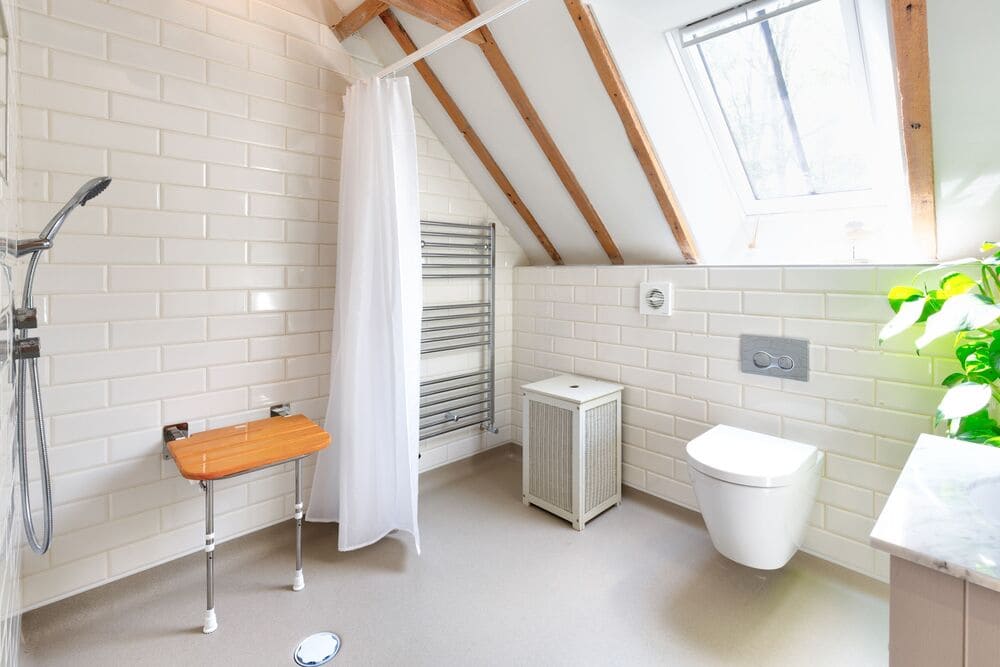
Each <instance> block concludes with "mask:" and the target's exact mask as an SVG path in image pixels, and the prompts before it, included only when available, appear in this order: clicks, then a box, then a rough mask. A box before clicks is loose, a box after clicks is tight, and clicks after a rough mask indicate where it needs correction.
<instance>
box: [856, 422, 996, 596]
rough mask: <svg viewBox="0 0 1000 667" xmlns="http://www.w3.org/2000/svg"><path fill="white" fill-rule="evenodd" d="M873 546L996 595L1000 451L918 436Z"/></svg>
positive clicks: (874, 532)
mask: <svg viewBox="0 0 1000 667" xmlns="http://www.w3.org/2000/svg"><path fill="white" fill-rule="evenodd" d="M993 493H996V495H991V494H993ZM993 499H995V502H994V501H993ZM984 505H988V506H992V508H993V509H992V510H986V509H984V508H983V506H984ZM871 544H872V546H874V547H875V548H877V549H881V550H882V551H887V552H889V553H890V554H892V555H893V556H898V557H900V558H904V559H906V560H909V561H912V562H914V563H918V564H920V565H924V566H926V567H930V568H933V569H935V570H939V571H941V572H944V573H946V574H950V575H952V576H954V577H959V578H961V579H966V580H968V581H971V582H972V583H974V584H978V585H980V586H983V587H985V588H990V589H992V590H995V591H1000V448H996V447H987V446H985V445H979V444H973V443H968V442H962V441H959V440H949V439H947V438H941V437H938V436H934V435H922V436H920V439H919V440H918V441H917V445H916V447H914V449H913V452H912V453H911V454H910V458H909V460H908V461H907V462H906V466H905V467H904V468H903V471H902V473H901V474H900V476H899V480H898V481H897V482H896V486H895V488H893V490H892V493H891V494H890V496H889V500H888V501H887V502H886V505H885V509H883V510H882V514H881V515H879V518H878V521H877V522H876V524H875V528H874V529H873V530H872V533H871Z"/></svg>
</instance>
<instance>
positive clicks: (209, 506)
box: [163, 415, 330, 634]
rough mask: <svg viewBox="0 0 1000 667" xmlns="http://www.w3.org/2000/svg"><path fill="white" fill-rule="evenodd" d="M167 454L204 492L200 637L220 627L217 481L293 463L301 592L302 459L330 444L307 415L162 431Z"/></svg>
mask: <svg viewBox="0 0 1000 667" xmlns="http://www.w3.org/2000/svg"><path fill="white" fill-rule="evenodd" d="M163 433H164V444H165V454H167V455H169V457H170V458H172V459H173V460H174V463H175V464H176V465H177V469H178V470H179V471H180V473H181V476H182V477H184V478H185V479H189V480H192V481H197V482H198V483H199V484H200V485H201V488H202V489H203V490H204V491H205V574H206V608H205V617H204V626H203V628H202V632H205V633H206V634H207V633H210V632H214V631H215V630H216V628H218V627H219V624H218V621H217V620H216V615H215V572H214V570H215V567H214V559H215V511H214V499H215V498H214V496H215V481H216V480H220V479H226V478H228V477H235V476H237V475H243V474H246V473H249V472H253V471H255V470H261V469H262V468H269V467H271V466H275V465H280V464H282V463H287V462H289V461H294V462H295V579H294V582H293V584H292V590H295V591H300V590H302V589H303V588H305V579H304V577H303V575H302V516H303V513H302V459H303V458H305V457H306V456H308V455H310V454H312V453H314V452H318V451H319V450H321V449H324V448H325V447H326V446H327V445H329V444H330V435H329V434H328V433H327V432H326V431H324V430H323V429H322V428H320V427H319V425H318V424H316V422H314V421H312V420H311V419H309V418H308V417H306V416H305V415H289V416H287V417H286V416H272V417H270V418H267V419H258V420H257V421H252V422H247V423H245V424H237V425H236V426H227V427H225V428H216V429H212V430H210V431H204V432H202V433H197V434H195V435H192V436H190V437H189V436H188V435H187V424H177V425H174V426H168V427H166V428H164V429H163Z"/></svg>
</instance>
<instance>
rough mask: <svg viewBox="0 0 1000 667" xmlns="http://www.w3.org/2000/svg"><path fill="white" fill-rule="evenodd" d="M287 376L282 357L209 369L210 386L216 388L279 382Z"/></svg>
mask: <svg viewBox="0 0 1000 667" xmlns="http://www.w3.org/2000/svg"><path fill="white" fill-rule="evenodd" d="M284 377H285V363H284V362H283V361H282V360H281V359H270V360H265V361H254V362H250V363H241V364H231V365H226V366H212V367H211V368H209V369H208V388H209V389H212V390H213V391H214V390H217V389H227V388H230V387H244V386H249V385H253V384H261V383H265V382H277V381H279V380H283V379H284Z"/></svg>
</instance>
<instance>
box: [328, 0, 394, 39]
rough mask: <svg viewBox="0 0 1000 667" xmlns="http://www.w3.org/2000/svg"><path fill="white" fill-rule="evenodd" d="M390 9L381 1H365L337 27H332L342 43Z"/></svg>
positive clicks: (341, 20)
mask: <svg viewBox="0 0 1000 667" xmlns="http://www.w3.org/2000/svg"><path fill="white" fill-rule="evenodd" d="M387 9H389V5H388V4H387V3H385V2H380V1H379V0H365V1H364V2H362V3H361V4H360V5H358V6H357V7H355V8H354V9H353V10H352V11H351V12H350V13H349V14H348V15H347V16H345V17H344V18H342V19H340V22H338V23H337V24H336V25H332V26H330V27H331V28H332V29H333V32H334V33H335V34H336V35H337V39H339V40H340V41H341V42H342V41H344V40H345V39H347V38H348V37H350V36H351V35H353V34H354V33H356V32H357V31H358V30H361V28H363V27H364V26H365V24H367V23H368V22H369V21H371V20H372V19H373V18H375V17H376V16H378V15H379V14H381V13H382V12H384V11H385V10H387Z"/></svg>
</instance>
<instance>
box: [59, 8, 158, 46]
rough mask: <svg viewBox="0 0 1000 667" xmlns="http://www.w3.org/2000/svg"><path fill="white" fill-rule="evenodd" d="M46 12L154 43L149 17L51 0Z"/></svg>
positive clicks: (155, 34)
mask: <svg viewBox="0 0 1000 667" xmlns="http://www.w3.org/2000/svg"><path fill="white" fill-rule="evenodd" d="M49 12H50V13H51V14H52V15H53V16H55V17H58V18H61V19H64V20H66V21H71V22H73V23H76V24H79V25H85V26H89V27H91V28H96V29H98V30H104V31H108V32H113V33H117V34H120V35H127V36H129V37H134V38H135V39H139V40H142V41H145V42H150V43H155V42H156V40H157V37H158V31H157V21H156V19H155V18H153V17H151V16H144V15H143V14H141V13H138V12H133V11H129V10H127V9H122V8H119V7H115V6H113V5H108V4H105V3H101V2H92V0H51V1H50V2H49Z"/></svg>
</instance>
